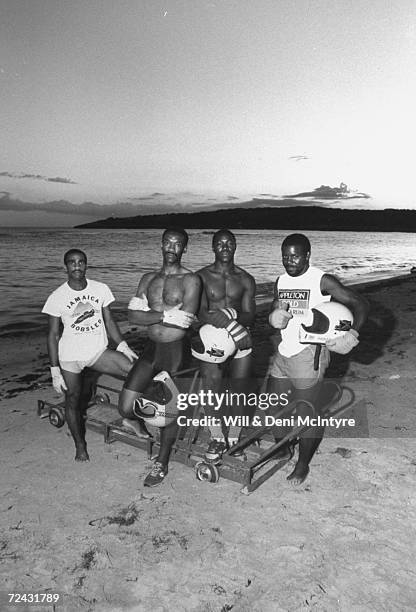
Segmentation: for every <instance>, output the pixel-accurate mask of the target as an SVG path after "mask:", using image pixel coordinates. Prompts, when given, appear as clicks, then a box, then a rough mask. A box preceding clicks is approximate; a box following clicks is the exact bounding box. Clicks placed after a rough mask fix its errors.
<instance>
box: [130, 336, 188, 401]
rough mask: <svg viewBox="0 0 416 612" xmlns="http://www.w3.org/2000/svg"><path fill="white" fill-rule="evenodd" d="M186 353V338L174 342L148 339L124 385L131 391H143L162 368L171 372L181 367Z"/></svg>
mask: <svg viewBox="0 0 416 612" xmlns="http://www.w3.org/2000/svg"><path fill="white" fill-rule="evenodd" d="M188 353H190V348H189V342H188V340H187V338H183V339H181V340H175V342H153V340H148V341H147V343H146V346H145V348H144V351H143V353H142V354H141V356H140V358H139V359H138V360H137V361H136V363H135V364H134V366H133V367H132V369H131V370H130V372H129V375H128V376H127V379H126V382H125V385H124V387H125V388H126V389H130V390H131V391H137V392H142V391H144V390H145V389H146V387H147V385H148V384H149V382H150V381H151V379H152V378H153V377H154V376H155V375H156V374H158V373H159V372H162V371H163V370H164V371H165V372H169V374H172V373H174V372H177V371H178V370H180V369H181V368H183V367H184V361H185V360H186V359H185V358H186V357H187V356H188Z"/></svg>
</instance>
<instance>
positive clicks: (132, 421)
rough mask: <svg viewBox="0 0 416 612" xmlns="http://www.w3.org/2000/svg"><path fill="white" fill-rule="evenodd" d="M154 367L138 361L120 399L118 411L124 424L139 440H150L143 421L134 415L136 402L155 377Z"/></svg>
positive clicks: (142, 360)
mask: <svg viewBox="0 0 416 612" xmlns="http://www.w3.org/2000/svg"><path fill="white" fill-rule="evenodd" d="M153 373H154V370H153V366H152V364H151V363H149V361H147V360H146V359H140V360H139V361H136V362H135V364H134V365H133V367H132V368H131V370H130V372H129V374H128V376H127V379H126V382H125V383H124V386H123V389H122V390H121V392H120V395H119V399H118V411H119V413H120V415H121V416H122V417H123V424H124V425H125V426H126V427H129V428H130V429H132V430H134V431H135V433H136V435H137V436H139V438H149V437H150V435H149V432H148V431H147V429H146V427H145V425H144V423H143V421H142V419H139V418H138V417H137V416H136V414H135V413H134V410H133V408H134V402H135V401H136V399H137V398H138V397H139V395H140V394H141V393H142V392H143V391H144V390H145V389H146V387H147V386H148V384H149V383H150V381H151V380H152V377H153Z"/></svg>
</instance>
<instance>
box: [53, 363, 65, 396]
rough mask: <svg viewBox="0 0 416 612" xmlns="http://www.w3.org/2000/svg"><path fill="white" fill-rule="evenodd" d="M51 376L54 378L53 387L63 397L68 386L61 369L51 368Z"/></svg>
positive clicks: (57, 367)
mask: <svg viewBox="0 0 416 612" xmlns="http://www.w3.org/2000/svg"><path fill="white" fill-rule="evenodd" d="M51 376H52V386H53V388H54V389H55V391H56V392H57V393H58V394H59V395H62V394H63V393H65V391H67V386H66V384H65V381H64V377H63V376H62V373H61V368H60V367H59V366H51Z"/></svg>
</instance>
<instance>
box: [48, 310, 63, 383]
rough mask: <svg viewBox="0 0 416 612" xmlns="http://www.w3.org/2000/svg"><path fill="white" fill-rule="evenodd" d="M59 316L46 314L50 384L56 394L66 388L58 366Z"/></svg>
mask: <svg viewBox="0 0 416 612" xmlns="http://www.w3.org/2000/svg"><path fill="white" fill-rule="evenodd" d="M59 322H60V317H54V316H53V315H48V326H49V329H48V340H47V343H48V353H49V360H50V362H51V376H52V386H53V388H54V389H55V391H56V392H57V393H58V394H61V393H64V392H65V391H66V390H67V387H66V384H65V381H64V377H63V376H62V372H61V368H60V367H59V358H58V342H59Z"/></svg>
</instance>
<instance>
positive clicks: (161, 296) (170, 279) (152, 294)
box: [147, 274, 184, 310]
mask: <svg viewBox="0 0 416 612" xmlns="http://www.w3.org/2000/svg"><path fill="white" fill-rule="evenodd" d="M183 292H184V288H183V276H182V275H179V274H178V275H172V276H157V277H156V278H154V279H153V280H152V282H151V283H150V285H149V287H148V290H147V298H148V301H149V305H150V307H151V308H154V309H155V310H160V307H165V306H176V304H179V303H180V302H181V301H182V298H183Z"/></svg>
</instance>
